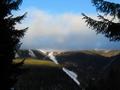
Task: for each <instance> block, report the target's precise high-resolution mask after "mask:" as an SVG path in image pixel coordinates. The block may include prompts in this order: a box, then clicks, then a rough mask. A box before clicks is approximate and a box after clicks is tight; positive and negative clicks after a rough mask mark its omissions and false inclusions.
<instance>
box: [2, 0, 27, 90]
mask: <svg viewBox="0 0 120 90" xmlns="http://www.w3.org/2000/svg"><path fill="white" fill-rule="evenodd" d="M21 3H22V0H0V83H1V85H0V90H10V88H11V87H12V86H13V85H14V84H15V82H16V80H17V75H18V72H20V68H19V65H17V64H16V65H15V64H13V59H15V53H16V52H17V50H18V48H19V47H20V39H21V38H22V37H23V36H24V32H25V31H26V30H27V28H25V29H22V30H18V29H16V28H15V25H16V24H17V23H21V20H22V19H23V18H24V17H25V16H26V13H25V14H24V15H22V16H13V14H12V13H13V11H16V10H19V6H20V5H21Z"/></svg>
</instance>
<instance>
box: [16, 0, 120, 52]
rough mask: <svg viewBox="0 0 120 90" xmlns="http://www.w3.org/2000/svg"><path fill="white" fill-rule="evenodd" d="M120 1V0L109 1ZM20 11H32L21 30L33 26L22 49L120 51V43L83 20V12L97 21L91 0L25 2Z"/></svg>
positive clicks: (31, 0) (29, 0) (29, 12)
mask: <svg viewBox="0 0 120 90" xmlns="http://www.w3.org/2000/svg"><path fill="white" fill-rule="evenodd" d="M108 1H114V2H117V3H118V2H119V0H108ZM20 9H21V11H20V12H24V11H25V12H28V15H27V18H26V19H25V21H24V22H23V24H22V25H20V26H18V27H25V26H29V29H28V31H27V33H26V35H25V38H24V39H23V40H22V42H23V45H22V48H27V49H28V48H34V49H36V48H40V49H50V50H81V49H119V48H120V43H119V42H110V41H109V40H108V39H107V38H105V37H104V36H103V35H101V34H100V35H96V32H94V31H93V30H90V29H89V28H88V27H87V26H86V25H85V23H84V20H82V16H81V13H82V12H83V13H86V14H87V15H90V16H92V17H93V18H96V9H95V7H94V6H92V3H91V0H36V1H34V0H24V1H23V3H22V5H21V7H20Z"/></svg>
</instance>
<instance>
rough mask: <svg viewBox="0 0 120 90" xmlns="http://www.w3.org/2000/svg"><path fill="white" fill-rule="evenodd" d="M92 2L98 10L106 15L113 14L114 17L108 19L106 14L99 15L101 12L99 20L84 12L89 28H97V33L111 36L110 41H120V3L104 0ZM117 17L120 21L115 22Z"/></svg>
mask: <svg viewBox="0 0 120 90" xmlns="http://www.w3.org/2000/svg"><path fill="white" fill-rule="evenodd" d="M92 3H93V5H94V6H95V7H96V9H97V11H99V12H102V13H104V14H105V15H111V17H112V19H111V20H110V19H106V18H105V16H104V15H103V16H102V15H99V12H98V20H95V19H92V18H91V17H88V16H87V15H85V14H84V13H82V15H83V19H84V20H85V22H86V23H87V25H88V26H89V28H91V29H93V30H95V31H96V32H97V34H98V33H102V34H103V35H105V36H106V37H107V38H109V39H110V41H120V4H116V3H111V2H108V1H104V0H92ZM116 17H117V18H116ZM115 19H118V22H114V21H115Z"/></svg>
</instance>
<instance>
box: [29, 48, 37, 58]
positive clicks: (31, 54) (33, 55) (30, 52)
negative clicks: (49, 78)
mask: <svg viewBox="0 0 120 90" xmlns="http://www.w3.org/2000/svg"><path fill="white" fill-rule="evenodd" d="M29 55H30V56H31V57H36V56H35V54H34V53H33V51H32V50H31V49H29Z"/></svg>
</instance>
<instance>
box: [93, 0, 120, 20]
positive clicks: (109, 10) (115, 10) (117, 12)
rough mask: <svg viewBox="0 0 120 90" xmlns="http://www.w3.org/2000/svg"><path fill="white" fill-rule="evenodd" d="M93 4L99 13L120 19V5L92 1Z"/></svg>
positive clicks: (98, 0)
mask: <svg viewBox="0 0 120 90" xmlns="http://www.w3.org/2000/svg"><path fill="white" fill-rule="evenodd" d="M92 3H93V5H94V6H95V7H96V9H97V11H98V12H102V13H104V14H105V15H108V14H109V15H111V16H114V17H117V18H119V19H120V4H117V3H113V2H108V1H104V0H92Z"/></svg>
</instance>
